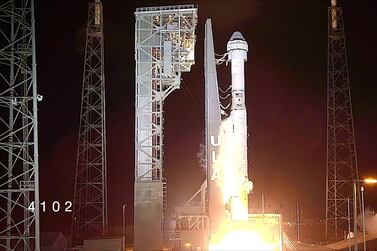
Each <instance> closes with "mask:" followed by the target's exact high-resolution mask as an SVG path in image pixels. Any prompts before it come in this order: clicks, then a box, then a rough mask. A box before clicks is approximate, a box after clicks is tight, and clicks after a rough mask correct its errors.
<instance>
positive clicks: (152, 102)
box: [134, 5, 197, 250]
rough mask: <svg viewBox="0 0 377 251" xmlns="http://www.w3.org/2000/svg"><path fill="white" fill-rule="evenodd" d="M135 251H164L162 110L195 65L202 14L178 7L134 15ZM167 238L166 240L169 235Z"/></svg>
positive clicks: (153, 9) (191, 7)
mask: <svg viewBox="0 0 377 251" xmlns="http://www.w3.org/2000/svg"><path fill="white" fill-rule="evenodd" d="M135 19H136V23H135V52H136V54H135V61H136V76H135V78H136V88H135V91H136V93H135V96H136V104H135V190H134V191H135V196H134V200H135V201H134V207H135V210H134V214H135V215H134V225H135V229H134V245H135V250H161V249H162V247H163V239H164V238H163V237H164V225H165V224H164V223H165V220H166V209H167V198H166V196H167V194H166V179H165V177H164V170H163V104H164V100H165V98H166V97H167V96H169V94H170V93H171V92H173V91H174V90H176V89H179V88H180V81H181V73H182V72H188V71H190V69H191V66H192V65H193V64H194V46H195V28H196V24H197V8H196V7H194V5H176V6H159V7H146V8H137V9H136V12H135ZM165 237H166V235H165Z"/></svg>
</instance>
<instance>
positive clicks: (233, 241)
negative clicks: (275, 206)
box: [208, 221, 280, 251]
mask: <svg viewBox="0 0 377 251" xmlns="http://www.w3.org/2000/svg"><path fill="white" fill-rule="evenodd" d="M270 231H271V229H269V228H266V227H263V226H262V225H258V224H257V225H252V224H251V223H250V222H248V221H240V222H237V221H235V222H229V223H228V224H225V225H223V226H222V227H221V230H220V231H219V232H218V233H216V234H215V235H213V236H212V237H211V240H210V243H209V247H208V250H209V251H229V250H234V251H241V250H248V251H253V250H254V251H267V250H268V251H273V250H280V245H279V242H278V241H276V240H274V238H275V236H276V235H274V234H273V233H271V232H270Z"/></svg>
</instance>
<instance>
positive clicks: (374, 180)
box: [364, 178, 377, 184]
mask: <svg viewBox="0 0 377 251" xmlns="http://www.w3.org/2000/svg"><path fill="white" fill-rule="evenodd" d="M364 182H365V183H366V184H376V183H377V179H374V178H366V179H364Z"/></svg>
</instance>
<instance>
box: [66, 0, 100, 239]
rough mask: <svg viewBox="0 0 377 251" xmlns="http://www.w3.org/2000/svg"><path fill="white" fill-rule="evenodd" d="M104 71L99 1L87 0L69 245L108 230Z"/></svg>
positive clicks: (95, 236)
mask: <svg viewBox="0 0 377 251" xmlns="http://www.w3.org/2000/svg"><path fill="white" fill-rule="evenodd" d="M105 129H106V126H105V74H104V41H103V13H102V3H101V2H100V1H99V0H96V1H95V2H94V3H89V11H88V23H87V31H86V48H85V62H84V73H83V84H82V99H81V114H80V127H79V139H78V150H77V160H76V179H75V190H74V202H73V215H72V230H71V245H72V246H75V245H80V244H82V241H83V240H85V239H89V238H100V237H104V236H105V235H106V231H107V187H106V130H105Z"/></svg>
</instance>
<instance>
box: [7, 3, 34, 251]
mask: <svg viewBox="0 0 377 251" xmlns="http://www.w3.org/2000/svg"><path fill="white" fill-rule="evenodd" d="M39 99H41V96H38V94H37V72H36V51H35V25H34V1H33V0H9V1H3V3H2V4H1V5H0V116H1V118H0V160H1V162H0V204H1V207H2V208H1V210H0V249H1V250H39V249H40V245H39V207H38V206H35V205H39V176H38V173H39V168H38V127H37V101H38V100H39Z"/></svg>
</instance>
